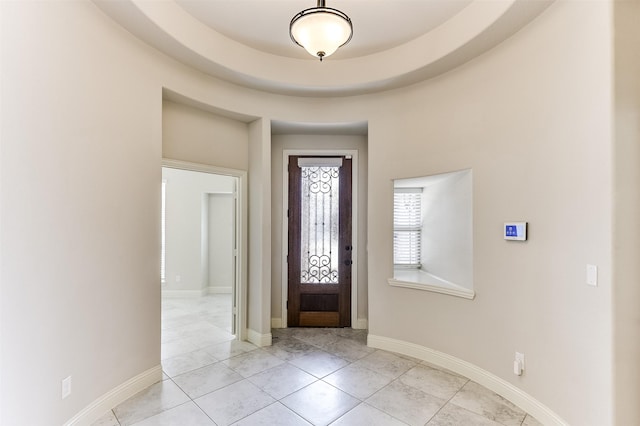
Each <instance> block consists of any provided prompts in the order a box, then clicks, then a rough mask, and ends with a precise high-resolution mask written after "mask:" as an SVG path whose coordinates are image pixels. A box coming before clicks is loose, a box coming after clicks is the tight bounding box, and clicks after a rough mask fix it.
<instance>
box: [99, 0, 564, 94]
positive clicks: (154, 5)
mask: <svg viewBox="0 0 640 426" xmlns="http://www.w3.org/2000/svg"><path fill="white" fill-rule="evenodd" d="M93 1H94V2H95V3H96V5H97V6H98V7H100V8H101V9H102V10H103V11H104V12H105V13H106V14H108V15H109V16H111V17H112V18H113V19H114V20H115V21H116V22H118V23H119V24H120V25H122V26H123V27H124V28H126V29H127V30H129V31H130V32H131V33H132V34H134V35H136V36H137V37H139V38H140V39H142V40H143V41H145V42H147V43H148V44H150V45H152V46H154V47H156V48H158V49H159V50H161V51H163V52H164V53H166V54H168V55H170V56H172V57H174V58H176V59H177V60H179V61H181V62H183V63H185V64H187V65H190V66H192V67H194V68H196V69H199V70H200V71H203V72H205V73H208V74H211V75H213V76H215V77H217V78H221V79H224V80H227V81H230V82H232V83H235V84H240V85H243V86H247V87H251V88H255V89H259V90H265V91H269V92H273V93H282V94H288V95H299V96H316V97H318V96H347V95H354V94H363V93H371V92H376V91H381V90H388V89H392V88H397V87H402V86H406V85H409V84H413V83H416V82H419V81H422V80H425V79H428V78H432V77H434V76H437V75H439V74H442V73H444V72H447V71H449V70H451V69H452V68H455V67H457V66H459V65H461V64H463V63H465V62H467V61H469V60H471V59H473V58H475V57H476V56H478V55H480V54H482V53H484V52H486V51H487V50H489V49H491V48H492V47H494V46H496V45H497V44H499V43H501V42H502V41H504V40H505V39H506V38H508V37H510V36H511V35H512V34H514V33H515V32H517V31H519V30H520V29H521V28H522V27H524V26H525V25H526V24H528V23H529V22H530V21H531V20H533V19H534V18H535V17H536V16H537V15H538V14H540V13H541V12H542V11H543V10H544V9H545V8H546V7H548V6H549V5H550V4H551V2H552V1H553V0H327V3H326V6H327V7H332V8H336V9H339V10H342V11H343V12H345V13H346V14H347V15H349V17H350V18H351V20H352V22H353V28H354V34H353V38H352V40H351V41H350V42H349V43H348V44H347V45H345V46H343V47H342V48H340V49H339V50H338V52H336V53H335V54H334V55H332V56H331V57H329V58H327V59H325V60H324V61H323V62H322V63H320V62H319V61H318V60H317V59H316V58H314V57H312V56H311V55H309V54H307V53H306V52H305V51H304V49H302V48H301V47H299V46H297V45H295V44H294V43H293V42H292V41H291V39H290V38H289V22H290V21H291V18H292V17H293V16H294V15H295V14H296V13H298V12H300V11H301V10H303V9H307V8H310V7H315V6H316V2H315V0H118V1H114V0H93Z"/></svg>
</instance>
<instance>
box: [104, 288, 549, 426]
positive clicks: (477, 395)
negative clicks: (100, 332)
mask: <svg viewBox="0 0 640 426" xmlns="http://www.w3.org/2000/svg"><path fill="white" fill-rule="evenodd" d="M162 308H163V309H162V367H163V370H164V373H165V374H164V377H163V380H162V381H161V382H159V383H156V384H155V385H153V386H151V387H150V388H148V389H146V390H145V391H143V392H140V393H139V394H137V395H135V396H133V397H132V398H130V399H129V400H127V401H125V402H123V403H122V404H120V405H118V406H117V407H115V408H114V409H113V410H112V411H110V412H108V413H107V414H105V416H104V417H102V418H101V419H100V420H98V421H97V422H96V423H94V426H120V425H121V426H128V425H135V426H174V425H175V426H213V425H217V426H223V425H243V426H254V425H283V426H288V425H310V424H311V425H329V424H331V425H341V426H360V425H362V426H377V425H383V426H387V425H388V426H394V425H430V426H435V425H437V426H454V425H464V426H466V425H482V426H484V425H486V426H491V425H494V426H495V425H507V426H510V425H523V426H536V425H540V423H539V422H537V421H536V420H535V419H534V418H533V417H531V416H530V415H527V413H525V412H524V411H522V410H520V409H519V408H518V407H516V406H515V405H513V404H511V403H510V402H509V401H507V400H505V399H504V398H502V397H500V396H499V395H497V394H495V393H493V392H491V391H489V390H488V389H486V388H484V387H482V386H480V385H479V384H477V383H474V382H472V381H470V380H469V379H467V378H465V377H462V376H459V375H457V374H455V373H452V372H450V371H446V370H443V369H440V368H438V367H436V366H434V365H431V364H428V363H426V362H422V361H420V360H417V359H413V358H409V357H406V356H401V355H398V354H394V353H391V352H386V351H382V350H376V349H372V348H369V347H367V346H366V332H365V331H363V330H351V329H310V328H290V329H275V330H273V345H272V346H270V347H266V348H258V347H256V346H254V345H252V344H250V343H247V342H238V341H235V340H233V336H232V335H231V334H230V330H231V328H230V327H231V314H230V312H231V305H230V297H229V296H228V295H209V296H204V297H202V298H196V299H164V300H163V306H162Z"/></svg>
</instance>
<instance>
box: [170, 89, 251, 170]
mask: <svg viewBox="0 0 640 426" xmlns="http://www.w3.org/2000/svg"><path fill="white" fill-rule="evenodd" d="M248 150H249V129H248V127H247V124H246V123H243V122H241V121H237V120H234V119H231V118H226V117H222V116H220V115H217V114H213V113H210V112H207V111H203V110H202V109H199V108H195V107H191V106H187V105H183V104H180V103H176V102H171V101H167V100H163V101H162V156H163V157H164V158H170V159H172V160H182V161H189V162H191V163H199V164H208V165H214V166H218V167H227V168H230V169H237V170H247V168H248V167H249V154H248V152H249V151H248Z"/></svg>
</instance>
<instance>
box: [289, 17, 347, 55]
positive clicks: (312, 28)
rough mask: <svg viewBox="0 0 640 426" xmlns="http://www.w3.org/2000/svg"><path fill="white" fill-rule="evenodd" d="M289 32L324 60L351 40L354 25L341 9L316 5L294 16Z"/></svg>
mask: <svg viewBox="0 0 640 426" xmlns="http://www.w3.org/2000/svg"><path fill="white" fill-rule="evenodd" d="M289 33H290V35H291V39H292V40H293V41H294V42H295V43H296V44H298V45H300V46H302V47H304V48H305V50H306V51H307V52H309V53H310V54H311V55H312V56H315V57H318V58H320V60H322V59H323V58H326V57H327V56H329V55H331V54H333V53H334V52H335V51H336V50H338V48H339V47H340V46H343V45H345V44H346V43H347V42H349V40H351V35H352V33H353V26H352V24H351V20H350V19H349V17H348V16H347V15H345V14H344V13H342V12H340V11H339V10H336V9H331V8H328V7H314V8H312V9H306V10H303V11H302V12H300V13H298V14H297V15H296V16H294V17H293V19H292V20H291V25H290V26H289Z"/></svg>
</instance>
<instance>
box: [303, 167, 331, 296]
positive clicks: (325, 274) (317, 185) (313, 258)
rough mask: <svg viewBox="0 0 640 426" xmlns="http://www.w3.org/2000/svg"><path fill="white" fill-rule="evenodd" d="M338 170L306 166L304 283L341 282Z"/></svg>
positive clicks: (304, 187) (304, 186) (304, 188)
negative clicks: (339, 272) (339, 270)
mask: <svg viewBox="0 0 640 426" xmlns="http://www.w3.org/2000/svg"><path fill="white" fill-rule="evenodd" d="M339 176H340V170H339V168H338V167H324V166H322V167H302V204H303V205H302V215H303V217H302V234H303V235H302V239H301V240H302V241H301V243H302V247H301V257H302V258H301V272H300V280H301V282H303V283H311V284H327V283H333V284H336V283H338V212H339V206H338V189H339V185H338V183H339Z"/></svg>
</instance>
